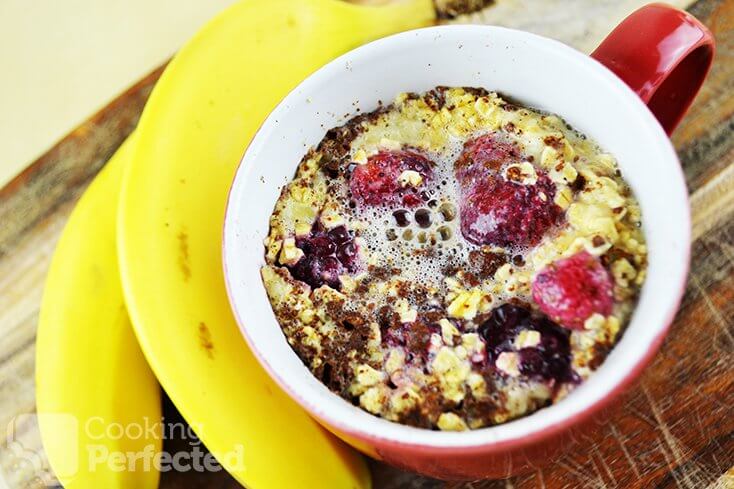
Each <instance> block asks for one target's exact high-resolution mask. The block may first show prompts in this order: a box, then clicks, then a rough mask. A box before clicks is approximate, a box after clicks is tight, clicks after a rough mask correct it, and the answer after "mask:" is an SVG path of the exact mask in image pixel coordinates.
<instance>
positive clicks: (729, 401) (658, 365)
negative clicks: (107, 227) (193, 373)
mask: <svg viewBox="0 0 734 489" xmlns="http://www.w3.org/2000/svg"><path fill="white" fill-rule="evenodd" d="M644 3H646V2H644V1H639V0H498V1H497V2H495V4H494V5H492V6H490V7H488V8H487V9H485V10H484V11H482V12H480V13H477V14H473V15H472V16H470V17H464V18H460V19H457V20H455V21H453V22H457V21H459V22H466V21H471V22H477V23H492V24H501V25H508V26H511V27H518V28H523V29H527V30H531V31H534V32H538V33H541V34H544V35H547V36H550V37H555V38H557V39H560V40H562V41H564V42H567V43H569V44H571V45H573V46H575V47H577V48H579V49H581V50H583V51H587V52H588V51H590V50H591V49H592V48H593V47H594V46H595V45H596V44H597V43H598V42H599V41H600V40H601V39H602V38H603V37H604V35H605V34H606V33H607V32H608V31H609V30H610V29H611V27H612V26H613V25H614V24H616V23H617V22H618V21H619V20H620V19H621V18H622V17H624V15H625V14H626V13H629V12H630V11H631V10H633V9H634V8H636V7H637V6H639V5H641V4H644ZM672 3H674V4H676V5H678V6H680V7H685V8H688V10H689V11H690V12H692V13H693V14H695V15H696V16H697V17H698V18H700V19H701V20H702V21H703V22H705V23H706V24H707V25H708V26H709V28H710V29H711V30H712V31H713V32H714V35H715V37H716V39H717V43H718V53H717V55H716V60H715V62H714V67H713V71H712V73H711V76H710V77H709V79H708V81H707V82H706V84H705V85H704V87H703V89H702V92H701V94H700V95H699V97H698V99H697V100H696V102H695V104H694V106H693V108H692V109H691V112H690V113H689V115H688V116H687V117H686V119H685V120H684V122H683V123H682V124H681V126H680V128H679V129H678V130H677V131H676V133H675V134H674V135H673V142H674V144H675V147H676V149H677V151H678V154H679V155H680V159H681V162H682V164H683V168H684V170H685V175H686V179H687V183H688V187H689V190H690V193H691V205H692V208H693V240H694V241H693V263H692V267H691V275H690V278H689V281H688V288H687V290H686V294H685V298H684V299H683V303H682V306H681V309H680V312H679V313H678V316H677V318H676V320H675V323H674V324H673V327H672V330H671V332H670V335H669V336H668V338H667V339H666V341H665V344H664V345H663V348H662V351H661V352H660V354H658V355H657V357H656V359H655V362H654V363H653V365H651V367H650V368H649V369H648V370H647V371H646V373H645V374H644V376H643V377H642V379H641V381H640V382H638V384H637V385H636V387H635V388H633V390H632V391H631V393H630V394H629V396H628V398H627V400H626V401H625V402H624V403H623V405H622V406H620V408H619V409H618V410H617V411H616V412H614V413H612V414H611V415H610V418H609V419H608V420H607V421H606V423H605V424H604V425H603V426H602V427H601V428H600V431H599V433H598V434H597V435H595V436H591V435H590V436H587V437H584V438H583V439H580V440H577V443H576V445H575V446H574V447H573V448H572V449H571V450H570V451H569V452H568V454H567V455H565V456H564V457H563V458H561V459H560V460H557V461H555V462H553V463H552V464H550V465H548V466H547V467H544V468H542V469H538V470H537V471H536V472H535V473H532V474H529V475H527V476H523V477H518V478H514V479H511V480H508V481H482V482H475V483H471V484H455V483H450V484H447V483H442V482H439V481H433V480H429V479H424V478H420V477H417V476H415V475H412V474H408V473H404V472H400V471H398V470H396V469H392V468H390V467H387V466H385V465H383V464H380V463H378V462H370V464H371V468H372V472H373V476H374V482H375V487H376V488H385V489H388V488H389V489H392V488H399V487H408V488H415V489H418V488H437V487H450V488H474V489H480V488H482V489H490V488H492V489H494V488H532V487H549V488H565V487H568V488H575V487H583V488H586V487H588V488H607V487H620V488H628V487H642V488H672V487H682V488H687V489H688V488H713V487H734V219H733V217H734V95H732V94H734V0H698V1H690V0H679V1H673V2H672ZM161 71H162V68H161V69H159V70H156V71H155V72H154V73H151V74H150V75H149V76H148V77H146V78H145V79H143V80H141V81H140V82H139V83H138V84H137V85H135V86H134V87H132V88H131V89H130V90H129V91H127V92H126V93H124V94H123V95H121V96H120V97H119V98H118V99H116V100H115V101H113V102H112V103H111V104H109V105H108V106H107V107H105V108H104V109H103V110H102V111H101V112H99V113H98V114H96V115H95V116H94V117H92V118H91V119H90V120H89V121H87V122H86V123H84V124H83V125H82V126H80V127H79V128H77V129H76V130H75V131H73V132H72V133H71V134H69V135H68V136H67V137H65V138H64V139H63V140H62V141H60V142H59V143H58V144H57V145H56V146H55V147H54V148H52V149H51V150H50V151H49V152H48V153H47V154H45V155H44V156H43V157H41V158H40V159H39V160H38V161H36V162H35V163H34V164H33V165H32V166H31V167H29V168H28V169H27V170H26V171H25V172H24V173H23V174H21V175H20V176H19V177H17V178H16V179H15V180H14V181H12V182H11V183H10V184H9V185H8V186H6V187H5V188H3V189H2V190H0V223H1V226H0V429H2V428H4V427H5V426H7V425H12V426H13V427H14V430H15V436H16V437H17V439H19V440H20V441H21V442H22V443H23V445H24V446H25V447H26V448H27V449H30V450H33V451H35V452H37V457H36V460H35V461H34V463H32V464H29V463H27V461H26V462H24V463H19V458H18V456H17V454H16V453H14V452H13V450H11V449H10V447H9V446H8V444H7V442H6V441H4V440H5V437H3V441H2V442H0V487H4V486H3V480H5V481H6V483H7V485H9V487H12V488H16V487H17V488H20V487H44V486H43V482H42V481H41V480H40V479H39V478H38V477H37V476H38V475H39V474H41V473H43V472H44V471H45V472H47V471H48V465H47V461H46V460H45V458H44V454H43V450H42V447H41V444H40V438H39V435H38V429H37V425H36V423H35V420H34V418H33V416H32V414H33V412H34V410H35V401H34V380H33V376H34V355H35V344H34V342H35V331H36V322H37V317H38V307H39V303H40V298H41V292H42V287H43V281H44V277H45V274H46V270H47V267H48V263H49V260H50V257H51V254H52V252H53V249H54V246H55V243H56V240H57V238H58V236H59V233H60V232H61V229H62V228H63V225H64V223H65V221H66V219H67V217H68V215H69V212H70V211H71V209H72V207H73V206H74V203H75V202H76V200H77V199H78V198H79V196H80V194H81V192H82V191H83V190H84V188H86V186H87V184H88V183H89V182H90V180H91V179H92V178H93V177H94V175H95V174H96V173H97V172H98V171H99V169H100V168H101V167H102V166H103V165H104V164H105V162H106V161H107V160H108V158H109V157H110V156H111V155H112V154H113V153H114V151H115V150H116V149H117V147H118V146H119V145H120V144H121V142H122V141H123V140H124V138H125V137H126V136H127V135H128V134H129V133H130V132H131V131H132V129H133V128H134V127H135V125H136V123H137V119H138V116H139V115H140V112H141V110H142V108H143V105H144V103H145V101H146V99H147V97H148V95H149V94H150V91H151V88H152V87H153V85H154V84H155V82H156V80H157V79H158V77H159V76H160V73H161ZM165 411H166V412H167V415H168V417H169V419H170V418H175V417H176V416H178V414H177V413H176V412H175V410H174V409H173V408H172V407H170V403H167V406H166V409H165ZM28 414H30V415H31V416H26V415H28ZM174 443H175V442H174ZM169 448H170V447H169ZM161 487H162V488H179V487H181V488H183V487H187V488H192V487H193V488H196V487H202V488H203V487H221V488H229V487H238V485H237V483H236V482H235V481H234V480H233V479H232V478H231V477H229V476H228V475H227V474H226V473H224V472H220V473H216V474H197V475H195V476H193V475H191V474H172V473H167V474H164V476H163V478H162V481H161ZM100 489H103V488H100Z"/></svg>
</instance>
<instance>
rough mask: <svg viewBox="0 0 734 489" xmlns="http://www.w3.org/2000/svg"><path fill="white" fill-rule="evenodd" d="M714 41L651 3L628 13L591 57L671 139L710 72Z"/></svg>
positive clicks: (676, 13)
mask: <svg viewBox="0 0 734 489" xmlns="http://www.w3.org/2000/svg"><path fill="white" fill-rule="evenodd" d="M714 50H715V43H714V36H713V35H712V34H711V32H709V30H708V29H707V28H706V26H704V25H703V24H702V23H701V22H699V21H698V19H696V18H695V17H693V16H692V15H690V14H688V13H686V12H683V11H682V10H678V9H676V8H673V7H670V6H668V5H664V4H662V3H654V4H651V5H647V6H645V7H642V8H641V9H640V10H637V11H636V12H634V13H632V15H630V16H629V17H627V18H626V19H625V20H624V21H623V22H622V23H621V24H619V26H618V27H617V28H616V29H614V31H612V33H611V34H609V36H608V37H607V38H606V39H605V40H604V42H602V43H601V45H600V46H599V47H598V48H597V49H596V51H594V52H593V53H592V55H591V56H592V57H593V58H595V59H596V60H598V61H600V62H601V63H602V64H604V65H605V66H606V67H607V68H609V69H610V70H612V71H613V72H614V73H615V74H616V75H617V76H619V77H620V78H621V79H622V80H624V82H625V83H627V85H629V86H630V88H631V89H632V90H634V91H635V92H636V93H637V95H639V96H640V98H641V99H642V101H643V102H645V103H646V104H647V106H648V107H649V108H650V110H651V111H652V113H653V114H655V117H657V119H658V121H660V124H661V125H662V126H663V128H664V129H665V131H666V132H667V133H668V134H670V133H671V132H673V129H675V127H676V126H677V125H678V123H679V122H680V120H681V119H682V118H683V116H684V115H685V113H686V111H687V110H688V107H690V105H691V102H693V99H694V98H695V97H696V94H697V93H698V90H699V89H700V88H701V85H702V84H703V80H704V79H705V78H706V75H707V74H708V72H709V69H710V68H711V62H712V60H713V57H714Z"/></svg>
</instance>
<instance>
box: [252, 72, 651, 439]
mask: <svg viewBox="0 0 734 489" xmlns="http://www.w3.org/2000/svg"><path fill="white" fill-rule="evenodd" d="M265 247H266V252H265V255H266V256H265V258H266V264H265V266H263V268H262V277H263V281H264V284H265V287H266V289H267V293H268V296H269V298H270V302H271V304H272V306H273V310H274V312H275V315H276V317H277V319H278V321H279V323H280V325H281V327H282V330H283V333H284V334H285V336H286V338H287V340H288V342H289V343H290V345H291V346H292V347H293V349H294V350H295V352H296V353H297V354H298V355H299V357H300V358H301V359H302V360H303V362H304V364H305V365H306V366H307V367H308V368H309V369H310V370H311V372H313V374H314V375H315V376H316V377H317V378H318V379H320V380H321V381H322V382H323V383H324V384H325V385H326V386H328V387H329V388H330V389H331V390H332V391H333V392H335V393H337V394H338V395H340V396H341V397H343V398H344V399H346V400H347V401H349V402H351V403H354V404H355V405H358V406H360V407H361V408H362V409H364V410H366V411H368V412H370V413H372V414H374V415H377V416H381V417H383V418H385V419H388V420H391V421H396V422H399V423H404V424H408V425H413V426H418V427H423V428H429V429H440V430H466V429H475V428H481V427H484V426H491V425H496V424H499V423H503V422H505V421H508V420H510V419H513V418H517V417H519V416H523V415H527V414H530V413H532V412H534V411H536V410H538V409H540V408H542V407H544V406H548V405H550V404H552V403H555V402H558V401H559V400H561V399H563V398H564V397H565V396H567V395H568V394H569V392H571V391H572V390H573V389H574V388H575V387H576V386H578V385H579V384H580V383H582V382H583V381H584V380H585V379H586V378H588V377H589V375H591V374H592V372H593V371H594V370H595V369H597V368H598V367H599V366H600V365H601V363H602V362H603V361H604V359H605V358H606V356H607V354H608V353H609V352H610V350H611V349H612V348H613V346H614V344H615V343H616V342H617V341H618V339H619V337H620V335H621V334H622V332H623V330H624V326H625V325H626V323H627V322H628V321H629V318H630V315H631V313H632V310H633V308H634V306H635V302H636V299H637V295H638V292H639V290H640V287H641V285H642V283H643V281H644V279H645V270H646V253H647V250H646V246H645V239H644V236H643V233H642V229H641V216H640V208H639V205H638V203H637V201H636V200H635V198H634V196H633V195H632V192H631V190H630V188H629V186H628V185H627V184H626V183H625V181H624V180H623V178H622V176H621V173H620V171H619V169H618V167H617V164H616V161H615V159H614V157H613V156H611V155H610V154H608V153H605V152H604V151H603V150H602V149H601V148H600V147H599V146H598V145H597V144H596V143H594V142H593V141H591V140H590V139H589V138H587V137H585V136H584V135H582V134H579V133H578V132H576V131H574V130H573V129H572V128H571V127H569V126H568V125H567V124H566V123H565V122H564V121H563V120H562V119H560V118H559V117H557V116H554V115H550V114H546V113H542V112H539V111H536V110H533V109H529V108H524V107H521V106H519V105H516V104H513V103H510V102H509V101H507V100H505V99H503V98H502V97H500V96H499V95H497V94H496V93H489V92H487V91H485V90H483V89H476V88H446V87H438V88H436V89H434V90H431V91H429V92H427V93H425V94H422V95H417V94H412V93H408V94H401V95H399V96H398V97H397V98H396V99H395V101H394V102H393V103H392V104H390V105H388V106H384V107H380V108H379V109H378V110H376V111H374V112H372V113H369V114H363V115H360V116H357V117H354V118H353V119H352V120H350V121H349V122H347V123H346V124H344V125H342V126H340V127H337V128H334V129H331V130H330V131H328V133H327V134H326V136H325V137H324V139H323V140H322V141H321V143H320V144H319V145H318V147H317V148H316V149H313V150H311V151H309V152H308V154H306V156H305V157H304V158H303V160H302V161H301V163H300V165H299V166H298V170H297V173H296V175H295V178H294V179H293V181H291V182H290V183H289V184H287V185H286V186H285V187H284V188H283V190H282V193H281V196H280V198H279V199H278V202H277V203H276V205H275V209H274V211H273V214H272V216H271V219H270V233H269V235H268V237H267V239H266V240H265Z"/></svg>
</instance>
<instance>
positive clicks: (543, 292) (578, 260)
mask: <svg viewBox="0 0 734 489" xmlns="http://www.w3.org/2000/svg"><path fill="white" fill-rule="evenodd" d="M532 290H533V299H534V300H535V302H536V303H537V304H538V307H540V310H541V311H543V312H544V313H546V314H547V315H548V316H550V317H552V318H553V319H554V320H555V321H558V322H559V323H561V324H562V325H563V326H566V327H567V328H571V329H583V327H584V321H586V319H588V318H589V316H591V315H592V314H594V313H599V314H601V315H603V316H608V315H610V314H611V313H612V306H613V304H614V296H613V282H612V277H611V276H610V274H609V272H608V271H607V269H606V268H604V266H603V265H602V263H601V262H600V261H599V259H598V258H596V257H594V256H592V255H590V254H589V253H588V252H586V251H582V252H580V253H577V254H575V255H573V256H571V257H569V258H565V259H562V260H558V261H556V262H554V263H551V264H550V265H548V266H547V267H546V268H544V269H543V270H541V271H540V272H539V273H538V274H537V275H536V276H535V279H534V280H533V285H532Z"/></svg>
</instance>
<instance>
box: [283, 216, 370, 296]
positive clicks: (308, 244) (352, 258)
mask: <svg viewBox="0 0 734 489" xmlns="http://www.w3.org/2000/svg"><path fill="white" fill-rule="evenodd" d="M296 246H297V247H299V248H300V249H301V250H302V251H303V256H302V257H301V259H300V260H298V262H297V263H296V264H295V265H293V266H289V267H288V268H289V270H290V271H291V275H293V278H295V279H296V280H300V281H302V282H306V283H307V284H308V285H310V286H311V287H313V288H317V287H321V286H322V285H324V284H326V285H328V286H329V287H331V288H333V289H337V290H339V288H340V287H341V281H340V280H339V276H340V275H344V274H345V273H354V272H356V271H357V269H358V267H359V263H358V251H359V250H358V247H357V243H356V242H355V241H354V238H353V237H352V236H351V235H350V233H349V231H348V230H347V228H346V227H344V226H338V227H336V228H334V229H331V230H329V231H327V230H325V229H324V228H323V227H322V226H321V225H320V224H319V222H318V221H317V222H316V224H314V226H313V228H312V229H311V233H310V234H309V235H308V236H306V237H303V238H297V239H296Z"/></svg>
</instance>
